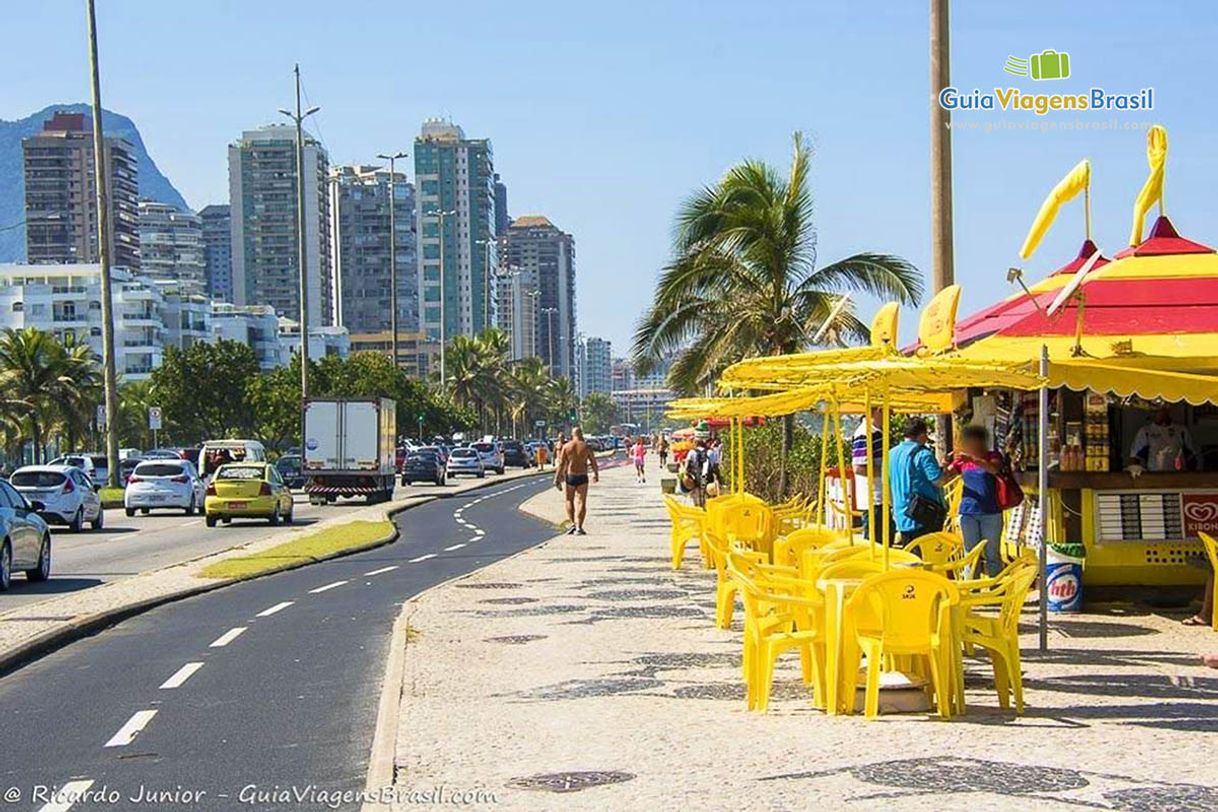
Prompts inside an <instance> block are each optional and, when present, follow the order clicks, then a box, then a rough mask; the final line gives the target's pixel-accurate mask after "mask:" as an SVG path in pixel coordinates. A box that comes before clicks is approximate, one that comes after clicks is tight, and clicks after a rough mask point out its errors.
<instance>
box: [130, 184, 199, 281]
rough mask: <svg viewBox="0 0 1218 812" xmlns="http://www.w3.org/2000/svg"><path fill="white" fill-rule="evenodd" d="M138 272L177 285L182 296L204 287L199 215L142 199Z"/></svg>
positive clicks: (166, 204) (140, 206)
mask: <svg viewBox="0 0 1218 812" xmlns="http://www.w3.org/2000/svg"><path fill="white" fill-rule="evenodd" d="M139 215H140V272H141V273H142V274H143V275H144V276H148V277H151V278H152V279H156V280H163V281H166V282H176V283H177V285H178V288H179V289H180V290H181V291H182V292H183V293H184V294H199V293H203V292H204V290H206V288H207V263H206V261H205V260H204V258H203V221H202V220H201V219H200V217H199V215H197V214H191V213H190V212H184V211H179V210H178V208H177V207H176V206H171V205H169V204H168V203H158V202H156V201H155V200H141V201H140V204H139Z"/></svg>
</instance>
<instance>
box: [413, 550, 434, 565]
mask: <svg viewBox="0 0 1218 812" xmlns="http://www.w3.org/2000/svg"><path fill="white" fill-rule="evenodd" d="M435 557H436V554H435V553H428V554H427V555H421V556H419V557H418V558H412V559H410V563H411V564H417V563H419V562H420V561H426V560H427V559H429V558H435Z"/></svg>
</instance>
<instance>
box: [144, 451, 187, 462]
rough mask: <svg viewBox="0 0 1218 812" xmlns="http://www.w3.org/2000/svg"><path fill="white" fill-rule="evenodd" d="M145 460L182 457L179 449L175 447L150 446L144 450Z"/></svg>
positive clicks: (177, 458)
mask: <svg viewBox="0 0 1218 812" xmlns="http://www.w3.org/2000/svg"><path fill="white" fill-rule="evenodd" d="M144 459H146V460H180V459H184V457H183V456H182V451H181V449H177V448H152V449H149V450H148V451H145V452H144Z"/></svg>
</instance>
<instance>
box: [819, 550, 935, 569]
mask: <svg viewBox="0 0 1218 812" xmlns="http://www.w3.org/2000/svg"><path fill="white" fill-rule="evenodd" d="M860 558H863V559H873V560H875V561H878V562H879V563H880V565H881V569H883V563H884V549H883V548H882V547H875V548H874V549H873V548H872V547H871V546H870V545H858V544H855V545H853V546H850V547H841V548H838V549H836V550H831V551H829V552H828V553H826V554H825V557H824V558H823V559H821V563H822V564H823V565H824V566H826V567H827V566H829V565H830V564H835V563H837V562H839V561H853V560H856V559H860ZM888 563H889V564H921V563H922V559H921V558H919V557H918V556H917V555H915V554H914V553H911V552H909V551H908V550H902V549H898V548H895V547H892V548H889V550H888Z"/></svg>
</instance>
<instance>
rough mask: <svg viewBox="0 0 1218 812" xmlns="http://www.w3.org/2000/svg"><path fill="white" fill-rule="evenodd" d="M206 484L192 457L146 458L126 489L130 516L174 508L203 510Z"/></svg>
mask: <svg viewBox="0 0 1218 812" xmlns="http://www.w3.org/2000/svg"><path fill="white" fill-rule="evenodd" d="M206 494H207V486H206V485H204V484H203V480H202V479H201V478H200V477H199V472H198V471H196V470H195V466H194V465H193V464H192V463H191V462H190V460H144V461H143V462H141V463H140V464H139V465H137V466H135V470H134V471H132V472H131V476H130V478H128V480H127V489H126V490H125V491H124V492H123V507H124V508H126V510H127V515H128V516H134V515H135V512H136V511H137V510H138V511H140V512H141V513H147V512H148V511H150V510H155V509H157V508H173V509H176V510H184V511H186V515H187V516H193V515H194V513H195V511H196V510H198V511H202V510H203V500H204V498H205V497H206Z"/></svg>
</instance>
